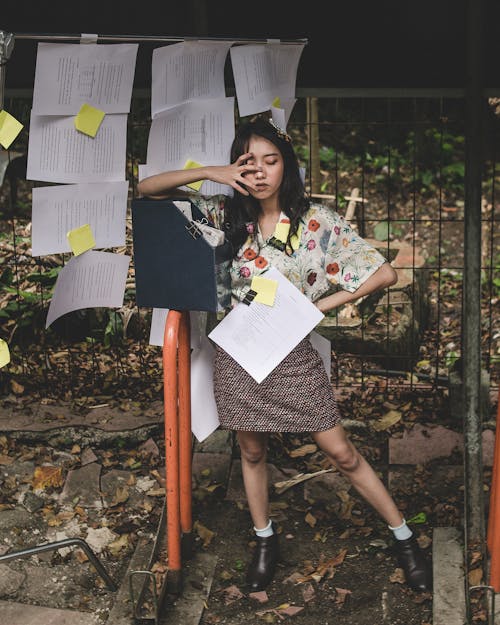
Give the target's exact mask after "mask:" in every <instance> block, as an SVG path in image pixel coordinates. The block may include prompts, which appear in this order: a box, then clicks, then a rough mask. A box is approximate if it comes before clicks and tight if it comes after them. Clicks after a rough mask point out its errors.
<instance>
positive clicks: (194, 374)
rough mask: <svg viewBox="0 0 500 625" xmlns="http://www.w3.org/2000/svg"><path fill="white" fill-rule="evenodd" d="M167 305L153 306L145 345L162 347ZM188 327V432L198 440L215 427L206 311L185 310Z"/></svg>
mask: <svg viewBox="0 0 500 625" xmlns="http://www.w3.org/2000/svg"><path fill="white" fill-rule="evenodd" d="M167 315H168V309H167V308H153V314H152V319H151V329H150V334H149V344H150V345H158V346H160V347H163V338H164V334H165V323H166V321H167ZM189 318H190V326H191V431H192V432H193V434H194V435H195V436H196V438H197V440H198V441H199V442H201V441H203V440H205V438H207V437H208V436H210V434H211V433H212V432H214V431H215V430H216V429H217V428H218V427H219V416H218V412H217V405H216V403H215V396H214V385H213V375H214V374H213V369H214V357H215V350H214V348H213V346H212V344H211V343H210V341H209V340H208V339H207V337H206V334H205V326H206V314H205V313H202V312H197V311H191V312H190V313H189Z"/></svg>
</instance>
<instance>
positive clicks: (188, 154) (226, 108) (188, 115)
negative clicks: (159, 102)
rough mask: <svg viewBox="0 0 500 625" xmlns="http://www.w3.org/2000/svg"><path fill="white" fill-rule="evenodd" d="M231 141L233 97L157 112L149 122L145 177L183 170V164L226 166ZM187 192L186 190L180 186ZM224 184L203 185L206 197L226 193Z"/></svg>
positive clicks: (192, 103)
mask: <svg viewBox="0 0 500 625" xmlns="http://www.w3.org/2000/svg"><path fill="white" fill-rule="evenodd" d="M233 139H234V98H222V99H217V100H215V99H213V100H200V101H196V102H187V103H186V104H182V105H180V106H176V107H174V108H172V109H168V110H167V111H163V112H162V113H159V114H158V115H157V116H156V117H155V119H153V121H152V122H151V127H150V131H149V139H148V148H147V171H148V175H149V176H152V175H154V174H159V173H161V172H163V171H169V170H176V169H183V168H184V165H185V163H186V161H187V160H188V159H189V160H192V161H195V162H198V163H203V164H204V165H220V164H221V163H229V154H230V149H231V143H232V141H233ZM184 188H185V189H186V190H188V191H189V187H187V186H186V187H184ZM227 188H228V187H227V185H221V184H217V183H214V182H210V181H205V182H204V183H203V193H204V194H206V195H212V194H218V193H222V194H224V193H226V190H227Z"/></svg>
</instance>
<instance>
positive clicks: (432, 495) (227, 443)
mask: <svg viewBox="0 0 500 625" xmlns="http://www.w3.org/2000/svg"><path fill="white" fill-rule="evenodd" d="M367 399H368V396H365V398H364V400H362V398H361V397H360V396H359V395H358V396H357V395H356V394H351V395H350V396H349V398H347V394H345V395H344V396H343V400H342V408H343V410H344V414H345V413H346V412H347V407H348V406H349V407H350V408H351V411H350V412H349V413H348V414H349V415H353V416H355V415H358V416H359V417H361V414H360V412H359V411H358V410H357V408H358V407H360V406H361V405H363V406H365V412H366V410H367V409H368V402H367ZM377 399H378V400H380V399H381V396H380V394H379V393H378V394H376V396H375V395H374V396H373V397H371V400H370V401H371V402H372V407H373V406H375V405H376V406H377V408H376V409H373V410H372V412H371V413H370V414H368V415H367V416H365V417H364V418H358V419H352V418H348V419H347V421H346V428H347V430H348V432H349V436H350V437H351V439H352V440H353V441H354V442H355V444H356V445H357V447H358V449H360V451H361V452H362V453H363V454H364V455H365V456H366V457H367V458H368V459H369V460H370V462H371V463H372V464H373V466H374V467H375V468H376V469H377V471H379V473H380V475H381V476H382V478H383V479H384V480H385V481H386V482H387V483H388V484H389V486H390V489H391V491H392V493H393V495H394V497H395V498H396V500H397V502H398V504H399V505H400V507H401V509H402V510H403V511H404V513H405V515H406V517H407V518H408V519H411V518H413V522H412V526H413V529H414V531H415V532H416V533H417V535H418V539H419V542H420V544H421V546H422V547H423V549H424V550H425V553H426V554H427V557H428V558H429V561H431V554H432V531H433V528H435V527H440V526H445V527H450V526H452V527H458V528H460V529H461V525H462V510H463V475H462V460H461V452H460V450H461V444H462V438H461V434H460V433H459V432H458V428H453V422H452V420H451V419H450V417H449V416H448V415H447V413H446V406H447V402H446V398H443V401H442V403H441V404H440V403H439V402H436V398H435V397H419V396H418V394H417V393H413V399H412V400H411V401H410V400H408V398H405V397H403V396H401V395H400V394H398V392H396V391H395V392H393V393H392V394H389V395H386V396H385V398H384V400H383V401H382V402H381V403H380V404H375V403H373V402H375V401H376V400H377ZM122 408H123V407H122ZM38 410H40V406H39V407H38ZM57 410H58V407H57V406H55V407H52V411H51V413H50V414H51V415H52V417H54V415H57ZM59 410H60V413H59V419H57V418H56V419H55V420H56V423H54V418H52V419H47V421H46V422H45V428H44V429H43V428H42V429H41V428H40V419H38V420H37V423H36V424H35V423H33V424H32V426H33V427H35V425H36V428H37V431H36V432H35V431H31V432H30V431H29V426H28V425H26V417H25V416H22V415H18V419H19V421H18V423H22V424H23V425H22V428H21V429H22V432H20V431H19V428H18V429H17V430H16V415H15V413H14V411H13V409H12V406H10V407H9V405H8V402H7V403H6V402H4V403H3V407H2V410H1V411H0V412H1V414H0V421H1V422H2V430H3V431H4V434H3V435H2V436H0V479H1V483H2V484H1V493H2V499H1V502H0V554H8V553H12V552H13V551H17V550H20V549H25V548H27V547H30V546H34V545H39V544H43V543H47V542H53V541H58V540H64V539H67V538H75V537H76V538H81V539H83V540H85V541H86V542H87V543H88V545H89V546H90V547H91V548H92V550H93V551H94V553H96V555H97V557H98V558H99V559H100V561H101V562H102V564H103V565H104V567H105V569H106V570H107V571H108V573H109V575H110V576H111V577H112V578H113V580H115V581H116V583H117V585H118V586H121V587H122V588H123V586H124V585H126V584H127V581H128V580H127V567H128V566H129V563H130V560H131V558H132V556H133V555H134V552H135V551H136V549H137V546H138V545H139V544H140V542H141V541H143V542H144V541H146V542H151V541H154V539H155V537H156V533H157V530H158V523H159V519H160V515H161V511H162V508H163V506H164V495H165V491H164V476H165V471H164V452H163V449H164V447H163V441H162V428H161V426H160V425H159V424H160V423H161V418H162V414H161V407H160V409H158V406H156V417H154V416H152V415H154V414H155V410H152V411H151V412H150V414H149V416H146V417H143V419H142V420H141V419H140V418H139V417H138V416H137V415H135V416H134V415H131V414H130V415H127V414H124V411H123V409H120V408H118V407H116V408H112V407H110V408H109V409H108V413H107V417H106V419H101V422H104V423H107V426H108V431H104V430H99V428H98V426H97V425H96V424H94V427H92V426H85V427H84V426H82V425H80V426H76V427H73V426H72V427H65V426H64V424H61V423H60V422H61V421H62V422H64V421H65V420H69V421H70V420H71V418H70V415H69V413H68V407H67V406H66V407H60V408H59ZM65 410H66V411H65ZM101 416H102V415H101ZM23 419H24V421H23ZM57 421H59V423H57ZM114 421H115V422H116V424H117V429H116V430H115V431H113V422H114ZM42 422H43V421H42ZM7 424H8V425H7ZM483 440H484V450H485V453H484V456H485V465H486V469H485V483H487V482H488V479H489V466H491V454H492V447H493V430H492V429H487V430H485V434H484V439H483ZM194 449H195V451H194V458H193V520H194V536H195V554H198V555H205V556H207V557H211V558H213V562H214V563H215V566H214V570H213V575H212V576H211V579H210V580H209V582H210V583H209V586H210V588H211V589H210V592H209V594H208V597H207V598H206V601H205V604H204V607H203V609H202V612H201V616H200V617H199V619H198V622H200V623H201V624H202V625H213V624H216V623H220V624H221V625H224V624H231V625H232V624H235V623H249V624H250V623H252V624H253V623H259V622H267V623H278V622H281V621H284V620H286V621H290V622H291V623H295V624H297V625H301V624H303V625H313V624H314V625H323V624H324V625H327V624H330V623H334V622H338V620H339V619H342V623H343V624H345V625H351V624H352V625H354V623H356V624H357V625H372V624H373V623H374V622H375V623H381V624H390V625H398V624H403V623H404V624H405V625H424V624H428V623H432V595H431V594H423V595H422V594H417V593H414V592H412V591H411V590H409V589H408V588H407V587H406V586H405V584H404V579H403V576H402V572H401V570H400V569H398V568H397V565H396V561H395V558H394V556H393V553H392V549H391V546H392V543H391V537H390V534H389V532H388V530H387V528H386V527H385V525H384V523H383V522H382V521H381V520H380V518H379V517H378V516H377V515H376V514H375V513H374V512H373V511H372V510H371V509H369V508H368V507H367V505H366V504H365V503H364V501H363V500H362V499H360V497H359V496H358V495H357V494H356V493H355V492H354V491H353V489H352V488H351V487H350V484H349V483H348V482H346V480H345V479H344V478H343V477H342V476H341V475H339V474H338V473H337V472H335V471H332V470H330V468H329V467H328V466H327V465H326V464H325V461H324V458H323V457H322V454H321V453H320V452H319V451H318V450H317V448H316V447H315V445H314V444H312V441H311V440H310V439H309V438H308V437H307V436H306V435H291V434H287V435H280V436H278V435H276V436H273V437H272V438H271V442H270V451H269V459H268V460H269V471H270V483H271V502H272V503H271V509H272V517H273V519H274V520H275V522H276V523H277V526H278V529H279V532H280V540H281V548H282V561H281V563H280V566H279V569H278V572H277V574H276V578H275V580H274V581H273V583H272V584H271V586H270V587H269V588H268V589H267V591H266V592H263V593H258V594H255V595H251V594H249V593H248V591H247V590H246V588H245V585H244V573H245V567H246V563H247V561H248V559H249V554H250V551H251V548H252V535H251V532H250V528H251V523H250V518H249V514H248V510H247V508H246V504H245V499H244V492H243V486H242V479H241V467H240V463H239V453H238V449H237V446H236V445H235V444H234V443H233V440H232V437H231V435H230V434H229V433H225V432H216V433H214V434H213V435H211V436H210V437H209V438H208V439H207V440H206V441H204V442H203V443H201V444H200V443H196V444H195V448H194ZM297 476H298V477H297ZM195 560H196V558H195ZM152 570H153V571H154V572H155V574H156V576H157V577H158V579H159V581H160V582H161V580H162V575H163V574H164V573H165V570H166V562H165V558H164V557H163V558H162V557H159V558H158V559H157V561H156V562H155V563H154V565H153V567H152ZM188 585H189V587H188V588H187V590H196V585H197V582H196V581H193V580H190V581H188ZM116 597H117V595H116V593H114V592H111V591H110V590H109V589H108V588H106V584H105V581H104V580H103V579H101V577H99V575H97V574H96V571H95V570H94V568H93V567H92V566H91V564H90V563H89V561H88V558H87V556H86V555H85V553H84V552H83V551H82V550H81V548H80V547H79V546H76V547H65V548H64V549H60V550H55V551H48V552H45V553H40V554H37V555H32V556H30V557H24V558H16V559H13V560H8V561H5V562H1V561H0V600H3V603H1V604H0V614H2V610H4V611H5V610H6V609H7V607H9V606H10V607H12V606H14V605H17V604H25V605H27V606H30V605H31V606H44V607H45V608H52V609H56V608H57V609H60V610H62V613H63V614H64V613H67V612H65V611H68V610H74V611H76V612H77V613H78V614H79V615H84V616H85V615H86V616H87V617H89V618H91V619H92V621H91V622H93V623H94V622H96V623H104V622H107V621H108V618H109V615H110V613H111V612H112V610H113V606H114V603H115V602H116ZM170 599H172V597H171V598H170ZM6 606H7V607H6ZM168 610H170V607H168V606H167V616H168ZM9 614H10V613H9ZM2 620H3V619H2ZM129 620H130V619H129ZM51 622H52V621H51ZM54 622H61V623H62V622H63V621H54ZM74 622H75V623H76V622H77V621H74ZM89 622H90V621H89ZM108 622H109V621H108ZM168 622H171V621H168ZM12 623H16V621H15V620H13V621H12ZM186 625H187V623H186Z"/></svg>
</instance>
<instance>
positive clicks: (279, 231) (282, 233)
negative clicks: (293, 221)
mask: <svg viewBox="0 0 500 625" xmlns="http://www.w3.org/2000/svg"><path fill="white" fill-rule="evenodd" d="M289 232H290V224H287V223H281V222H279V223H277V224H276V228H275V229H274V238H275V239H278V241H283V243H286V238H287V236H288V233H289Z"/></svg>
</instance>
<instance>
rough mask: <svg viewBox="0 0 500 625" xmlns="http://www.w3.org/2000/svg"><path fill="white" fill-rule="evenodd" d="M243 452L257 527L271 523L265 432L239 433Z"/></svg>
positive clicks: (266, 437) (249, 498)
mask: <svg viewBox="0 0 500 625" xmlns="http://www.w3.org/2000/svg"><path fill="white" fill-rule="evenodd" d="M237 439H238V443H239V446H240V450H241V471H242V473H243V483H244V485H245V492H246V496H247V501H248V508H249V510H250V515H251V517H252V521H253V524H254V526H255V527H257V528H259V529H260V528H263V527H265V526H266V525H267V524H268V522H269V492H268V475H267V466H266V458H267V439H268V434H266V433H265V432H241V431H240V432H238V433H237Z"/></svg>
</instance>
